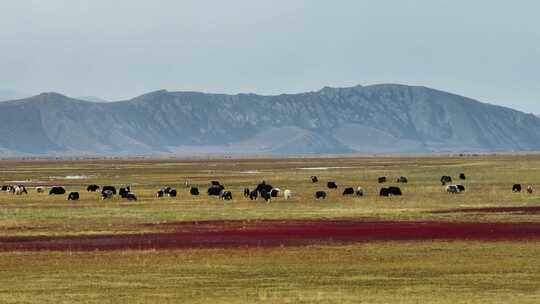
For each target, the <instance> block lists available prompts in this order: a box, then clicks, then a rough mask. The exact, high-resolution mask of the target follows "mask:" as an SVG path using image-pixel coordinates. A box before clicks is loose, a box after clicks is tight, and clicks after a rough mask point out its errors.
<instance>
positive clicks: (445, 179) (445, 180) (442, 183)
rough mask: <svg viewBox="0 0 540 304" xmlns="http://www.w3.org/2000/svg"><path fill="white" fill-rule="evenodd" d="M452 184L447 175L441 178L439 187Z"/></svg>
mask: <svg viewBox="0 0 540 304" xmlns="http://www.w3.org/2000/svg"><path fill="white" fill-rule="evenodd" d="M451 182H452V177H451V176H448V175H444V176H442V177H441V185H443V186H445V185H446V184H447V183H451Z"/></svg>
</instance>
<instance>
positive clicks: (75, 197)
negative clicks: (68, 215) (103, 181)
mask: <svg viewBox="0 0 540 304" xmlns="http://www.w3.org/2000/svg"><path fill="white" fill-rule="evenodd" d="M79 197H80V196H79V192H70V193H69V195H68V197H67V200H68V201H78V200H79Z"/></svg>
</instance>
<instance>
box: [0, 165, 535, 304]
mask: <svg viewBox="0 0 540 304" xmlns="http://www.w3.org/2000/svg"><path fill="white" fill-rule="evenodd" d="M461 172H464V173H465V174H466V175H467V180H465V181H461V183H463V184H464V185H465V187H466V188H467V191H466V192H465V193H463V194H460V195H450V194H447V193H446V192H445V191H444V188H442V187H441V185H440V182H439V179H440V176H441V175H452V176H454V177H456V178H457V176H458V174H459V173H461ZM311 175H317V176H318V177H319V179H320V182H319V183H317V184H313V183H311V181H310V179H309V177H310V176H311ZM402 175H403V176H407V177H408V179H409V183H407V184H400V187H401V188H402V190H403V192H404V196H402V197H391V198H380V197H379V196H378V191H379V188H380V186H381V185H379V184H378V183H377V177H378V176H388V178H389V180H390V184H395V183H392V182H393V181H395V179H396V178H397V177H399V176H402ZM186 180H188V181H190V182H191V184H193V185H198V186H199V187H200V188H201V190H202V195H201V196H199V197H194V196H191V195H190V194H189V191H188V188H186V187H185V186H184V183H185V181H186ZM211 180H219V181H221V182H222V183H223V184H224V185H225V186H226V187H227V189H229V190H232V191H233V196H234V199H233V200H232V201H231V202H224V201H221V200H219V199H216V198H211V197H208V196H207V195H206V194H205V190H206V187H207V185H208V184H209V182H210V181H211ZM261 180H266V181H267V182H268V183H271V184H272V185H274V186H277V187H280V188H282V189H285V188H286V189H291V190H292V191H293V198H292V199H291V200H289V201H284V200H283V199H279V198H278V199H276V200H274V201H272V203H270V204H266V203H263V202H262V201H258V202H251V201H249V200H246V199H245V198H243V196H242V195H241V194H242V190H243V189H244V187H249V188H253V187H254V186H255V185H256V184H257V183H258V182H259V181H261ZM329 180H333V181H336V182H337V184H338V186H339V189H338V190H326V189H325V188H326V185H325V184H326V181H329ZM0 181H1V182H2V183H4V184H17V183H25V184H27V185H29V186H37V185H45V186H51V185H56V184H59V185H64V186H66V188H67V189H68V191H79V192H80V193H81V195H82V197H81V200H80V201H77V202H70V201H66V200H65V197H64V196H62V197H58V196H49V195H47V194H38V193H36V192H35V191H34V189H32V188H30V189H29V190H30V193H29V195H26V196H13V195H10V194H7V193H0V238H1V239H2V240H3V241H0V247H2V246H4V247H5V245H6V244H7V242H8V241H9V240H17V239H18V238H23V239H24V238H30V237H39V238H45V239H47V238H51V241H52V242H54V240H55V239H54V237H57V238H58V237H89V236H98V237H99V236H111V235H119V236H125V235H141V234H158V233H167V232H170V231H171V229H173V228H171V227H176V226H175V225H174V224H175V223H177V222H199V221H200V222H204V221H233V220H239V221H255V222H256V221H264V220H277V221H278V223H279V221H287V220H296V221H298V220H323V221H355V222H374V221H376V222H378V221H381V222H434V223H439V222H444V223H447V222H450V223H463V222H466V223H478V222H479V223H501V222H502V223H507V224H510V225H514V224H515V225H518V227H519V225H522V224H523V223H527V224H531V223H532V224H537V223H540V212H537V211H530V210H536V209H531V208H535V207H540V196H539V195H537V193H534V194H532V195H529V194H527V193H520V194H515V193H512V192H511V191H510V190H511V187H512V184H514V183H522V184H524V185H526V184H532V185H539V186H540V156H536V155H522V156H505V155H493V156H476V157H472V156H470V157H442V156H437V157H365V158H284V159H262V158H261V159H211V160H166V159H161V160H144V159H139V160H106V161H105V160H92V161H2V162H0ZM92 183H96V184H99V185H105V184H112V185H116V186H121V185H125V184H131V185H132V186H133V190H134V191H135V192H136V193H137V195H138V197H139V200H138V201H137V202H127V201H122V200H120V199H114V200H112V201H102V200H100V199H99V195H98V194H97V193H88V192H86V185H88V184H92ZM163 186H173V187H175V188H177V189H178V190H179V195H178V197H177V198H157V197H155V192H156V190H158V189H159V188H161V187H163ZM345 186H350V187H357V186H362V187H363V188H364V189H365V191H366V196H365V197H362V198H356V197H343V196H342V195H341V192H342V189H343V187H345ZM317 190H326V191H327V192H328V193H329V197H328V198H327V199H326V200H319V201H317V200H315V199H314V197H313V193H314V192H315V191H317ZM500 207H505V208H507V207H515V208H520V209H503V210H505V211H506V212H493V211H497V209H493V208H500ZM475 208H477V209H479V210H478V211H474V210H473V211H471V212H463V211H460V212H447V211H448V210H452V209H466V210H469V209H475ZM521 208H529V209H521ZM528 210H529V211H528ZM508 211H511V212H508ZM174 229H177V228H174ZM2 243H4V244H3V245H2ZM539 255H540V242H539V241H537V239H530V240H528V239H525V240H524V239H521V240H504V241H500V240H499V241H487V240H483V241H478V240H466V239H464V240H453V241H445V240H439V239H434V240H422V241H410V240H402V241H377V240H374V241H369V242H359V243H355V242H353V243H350V242H349V243H344V244H338V243H335V244H333V243H331V242H330V243H329V242H324V243H320V244H309V245H306V246H281V247H280V246H277V247H271V248H262V247H257V246H249V247H239V248H200V249H195V248H190V249H182V250H169V249H167V250H160V249H157V248H156V249H153V250H148V249H145V250H113V251H106V252H102V251H95V252H94V251H92V252H82V251H73V250H57V251H54V250H53V251H17V250H3V252H1V253H0V282H1V284H0V302H2V303H70V302H77V303H104V302H105V303H107V302H110V303H119V302H129V303H157V302H159V303H163V302H165V303H166V302H171V303H173V302H174V303H177V302H183V303H187V302H194V303H206V302H218V303H246V302H247V303H250V302H267V303H278V302H289V303H296V302H304V303H313V302H320V303H358V302H365V303H373V302H380V303H388V302H392V303H425V302H429V303H485V302H492V303H509V302H515V303H538V302H540V287H539V286H540V284H539V283H540V280H539V278H540V269H539V267H540V263H539V262H540V257H539Z"/></svg>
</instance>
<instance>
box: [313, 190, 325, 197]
mask: <svg viewBox="0 0 540 304" xmlns="http://www.w3.org/2000/svg"><path fill="white" fill-rule="evenodd" d="M325 198H326V192H324V191H317V192H315V199H325Z"/></svg>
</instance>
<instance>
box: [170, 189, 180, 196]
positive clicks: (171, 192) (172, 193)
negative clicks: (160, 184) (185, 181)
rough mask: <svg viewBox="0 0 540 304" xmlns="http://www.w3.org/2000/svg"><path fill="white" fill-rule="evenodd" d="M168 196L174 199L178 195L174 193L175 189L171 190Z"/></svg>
mask: <svg viewBox="0 0 540 304" xmlns="http://www.w3.org/2000/svg"><path fill="white" fill-rule="evenodd" d="M168 194H169V197H176V195H177V194H178V193H177V192H176V189H171V190H169V193H168Z"/></svg>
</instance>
